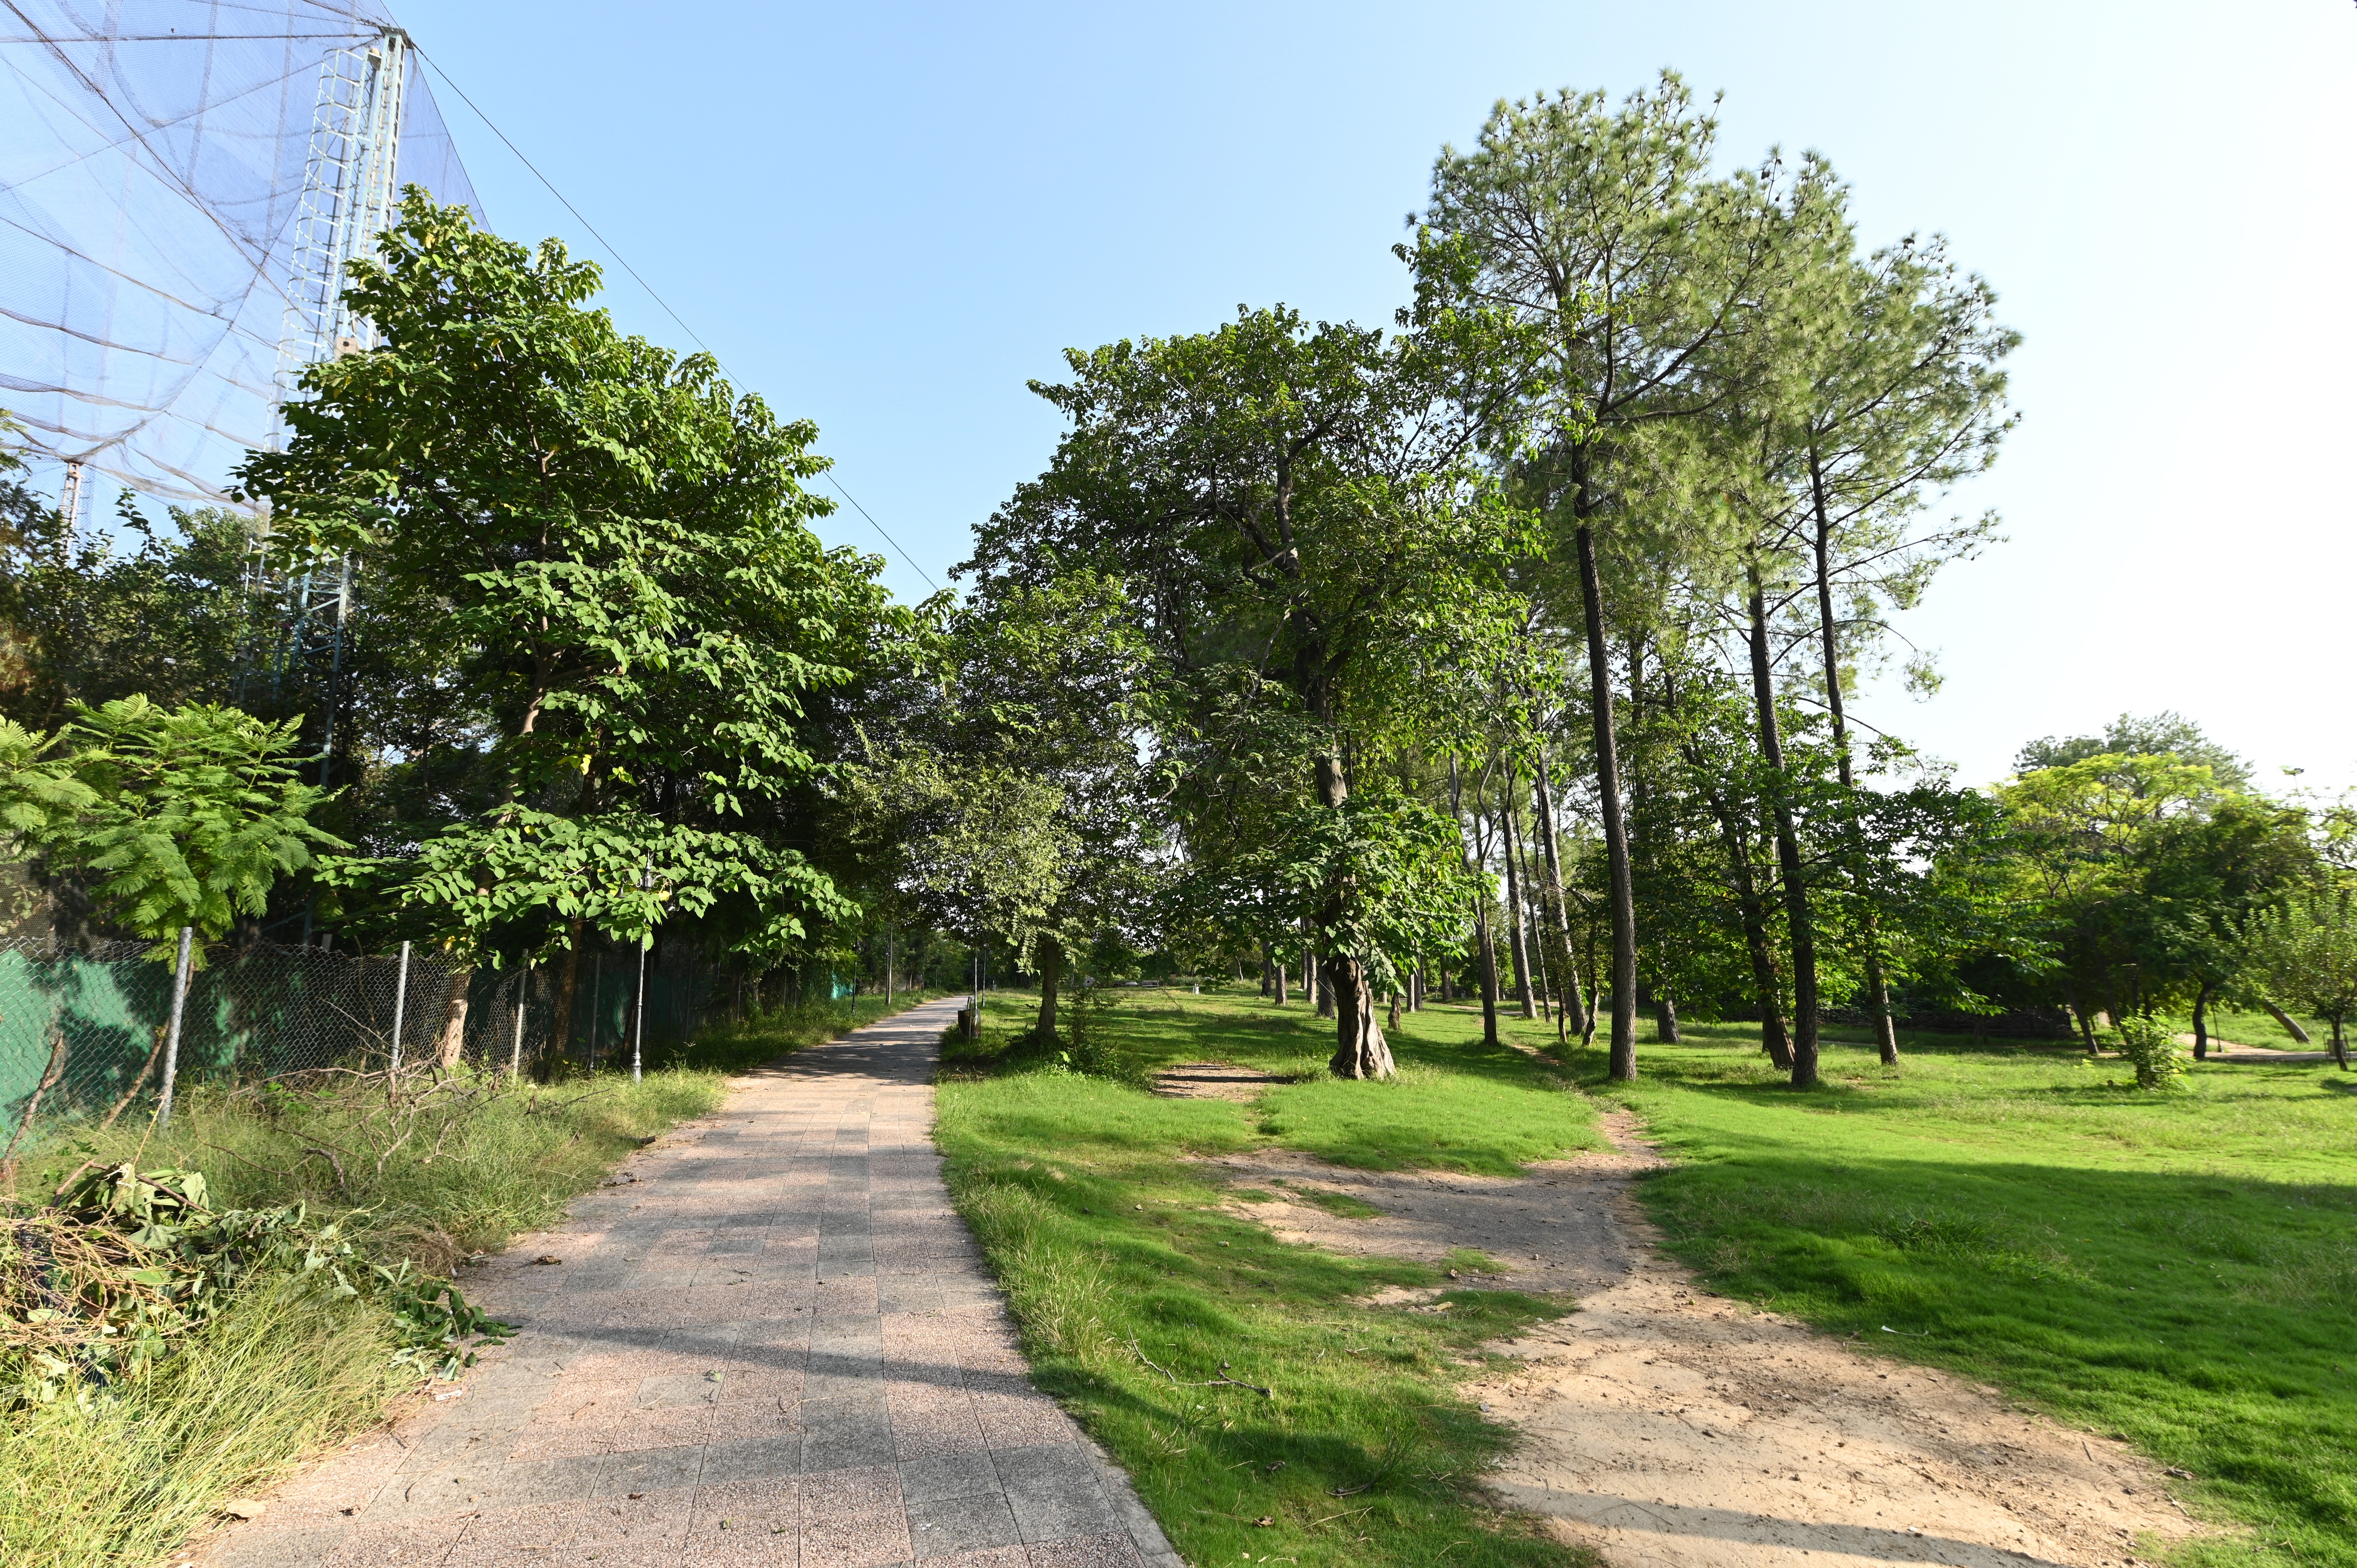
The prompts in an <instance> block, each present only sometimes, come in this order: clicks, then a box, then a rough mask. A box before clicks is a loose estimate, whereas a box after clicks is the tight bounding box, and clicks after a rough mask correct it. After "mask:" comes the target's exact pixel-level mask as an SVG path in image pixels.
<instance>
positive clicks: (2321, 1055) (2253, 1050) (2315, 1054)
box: [2174, 1035, 2332, 1062]
mask: <svg viewBox="0 0 2357 1568" xmlns="http://www.w3.org/2000/svg"><path fill="white" fill-rule="evenodd" d="M2174 1037H2175V1039H2176V1041H2177V1043H2178V1044H2179V1045H2180V1046H2185V1047H2191V1046H2192V1044H2193V1036H2190V1035H2179V1036H2174ZM2210 1059H2211V1060H2212V1061H2213V1062H2329V1061H2330V1060H2331V1059H2332V1053H2331V1052H2330V1051H2286V1050H2277V1049H2276V1047H2273V1046H2246V1045H2243V1044H2241V1043H2240V1042H2239V1041H2235V1040H2222V1039H2220V1038H2219V1037H2218V1036H2215V1035H2212V1036H2210Z"/></svg>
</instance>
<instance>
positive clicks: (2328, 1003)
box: [2255, 876, 2357, 1067]
mask: <svg viewBox="0 0 2357 1568" xmlns="http://www.w3.org/2000/svg"><path fill="white" fill-rule="evenodd" d="M2255 948H2256V952H2255V968H2256V970H2257V972H2258V973H2259V974H2261V975H2262V976H2264V977H2265V979H2266V983H2268V984H2269V985H2270V986H2271V987H2272V988H2273V990H2274V991H2275V993H2276V995H2277V996H2279V997H2280V998H2281V999H2282V1000H2283V1001H2285V1002H2287V1003H2288V1004H2291V1005H2292V1006H2295V1007H2298V1008H2303V1009H2305V1010H2307V1011H2309V1012H2311V1013H2313V1014H2315V1015H2317V1016H2318V1017H2319V1018H2322V1019H2323V1020H2324V1021H2325V1022H2327V1023H2329V1024H2330V1025H2331V1026H2332V1050H2333V1055H2334V1057H2335V1058H2337V1059H2338V1060H2340V1062H2341V1065H2342V1066H2344V1067H2346V1066H2347V1065H2348V1040H2347V1034H2346V1028H2347V1022H2348V1018H2349V1015H2350V1014H2351V1013H2352V1012H2357V886H2352V883H2351V881H2350V880H2349V879H2348V878H2347V877H2345V876H2342V877H2340V878H2336V879H2333V880H2330V881H2324V880H2319V881H2317V882H2314V883H2311V884H2310V885H2309V886H2305V887H2302V888H2300V889H2298V891H2297V892H2295V893H2294V894H2293V895H2292V896H2291V897H2288V898H2287V899H2286V900H2285V901H2284V903H2283V905H2282V907H2281V908H2277V909H2276V910H2275V911H2273V912H2272V913H2271V914H2269V915H2268V916H2267V917H2266V918H2265V919H2264V920H2263V921H2262V922H2261V923H2260V925H2259V928H2258V930H2257V933H2256V940H2255Z"/></svg>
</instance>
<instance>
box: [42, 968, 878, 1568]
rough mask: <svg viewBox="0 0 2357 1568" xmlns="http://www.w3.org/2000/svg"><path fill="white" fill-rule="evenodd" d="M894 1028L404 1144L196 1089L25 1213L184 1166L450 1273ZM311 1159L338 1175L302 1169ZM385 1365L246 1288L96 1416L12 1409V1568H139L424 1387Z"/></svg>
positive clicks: (61, 1169) (304, 1313)
mask: <svg viewBox="0 0 2357 1568" xmlns="http://www.w3.org/2000/svg"><path fill="white" fill-rule="evenodd" d="M906 1000H913V999H906ZM906 1000H904V1002H903V1004H904V1005H905V1004H906ZM882 1011H883V1007H882V999H881V998H880V997H878V998H869V997H861V998H858V999H857V1001H856V1003H850V1004H821V1005H816V1006H808V1007H802V1008H798V1009H793V1010H791V1011H789V1012H786V1013H783V1014H778V1015H771V1016H770V1017H769V1018H768V1019H765V1020H758V1021H755V1022H753V1023H750V1024H747V1025H743V1026H734V1027H731V1028H727V1029H725V1030H714V1031H709V1032H707V1033H706V1034H705V1036H703V1038H702V1039H701V1040H699V1041H698V1042H696V1043H694V1044H692V1045H690V1046H689V1047H686V1048H685V1049H684V1050H683V1051H682V1052H680V1053H679V1054H678V1056H677V1058H675V1059H673V1060H671V1061H669V1062H667V1063H665V1064H664V1065H662V1067H660V1068H659V1069H657V1070H654V1071H651V1072H649V1073H648V1074H647V1075H646V1078H645V1080H644V1081H643V1082H640V1083H636V1084H633V1083H631V1082H630V1079H629V1078H628V1077H627V1075H624V1074H611V1073H608V1074H600V1075H598V1076H597V1078H596V1079H573V1080H570V1081H568V1082H565V1083H562V1084H558V1085H554V1086H549V1087H544V1088H534V1087H533V1086H529V1085H523V1086H507V1085H504V1084H501V1083H497V1082H492V1081H489V1080H486V1081H483V1082H481V1083H479V1084H473V1085H464V1084H462V1085H457V1086H454V1091H453V1092H450V1093H448V1094H445V1095H440V1096H436V1097H430V1098H428V1099H427V1100H426V1101H425V1103H424V1105H423V1108H422V1109H421V1110H420V1111H419V1112H418V1114H417V1116H416V1117H415V1118H414V1123H415V1124H414V1125H410V1126H408V1127H407V1128H406V1129H405V1131H406V1136H405V1137H404V1138H403V1139H402V1141H401V1142H400V1143H399V1144H393V1136H394V1135H395V1134H396V1133H401V1132H403V1131H404V1129H402V1128H399V1127H395V1126H393V1124H392V1122H391V1120H390V1118H389V1116H388V1114H387V1113H386V1112H384V1111H383V1110H382V1108H381V1107H380V1106H378V1105H375V1104H371V1105H370V1106H367V1107H362V1106H359V1105H357V1104H353V1103H348V1102H347V1099H346V1097H339V1096H337V1095H335V1094H332V1093H329V1092H326V1091H325V1090H316V1091H314V1092H311V1093H308V1094H306V1093H302V1092H297V1091H296V1090H292V1089H289V1090H271V1089H269V1088H267V1087H264V1086H249V1087H247V1088H246V1089H245V1090H242V1091H240V1092H236V1093H228V1092H224V1091H222V1090H217V1089H199V1090H195V1091H193V1092H191V1093H189V1094H188V1095H187V1096H186V1097H185V1098H184V1099H183V1101H182V1103H181V1104H180V1106H179V1107H178V1110H177V1112H176V1114H175V1116H174V1121H173V1126H172V1129H171V1131H170V1133H169V1134H168V1135H156V1134H151V1133H147V1132H146V1131H145V1129H143V1128H137V1127H134V1128H127V1129H126V1128H117V1129H115V1130H113V1131H111V1132H109V1133H103V1134H100V1135H96V1136H91V1137H83V1138H71V1137H61V1138H53V1139H52V1140H51V1142H50V1144H49V1145H48V1147H46V1148H44V1149H42V1150H40V1151H38V1153H37V1155H36V1156H35V1157H34V1158H31V1159H28V1160H26V1161H24V1162H23V1163H22V1164H21V1165H20V1168H19V1172H18V1196H17V1197H15V1198H14V1199H13V1201H16V1202H38V1200H39V1199H40V1198H41V1197H43V1196H44V1195H45V1194H46V1193H47V1192H48V1190H49V1189H50V1187H53V1186H54V1185H55V1183H56V1181H57V1179H58V1178H59V1176H62V1175H63V1174H64V1173H65V1172H66V1171H68V1170H70V1169H71V1168H72V1167H73V1166H75V1165H79V1164H81V1162H82V1161H83V1160H85V1159H95V1160H100V1161H103V1162H113V1161H117V1160H133V1161H135V1162H136V1163H137V1164H139V1165H141V1166H142V1167H143V1168H148V1169H154V1168H156V1167H162V1166H173V1167H178V1168H183V1169H194V1170H199V1171H201V1172H203V1174H204V1176H205V1177H206V1178H207V1184H208V1186H209V1187H210V1190H211V1192H212V1195H213V1200H214V1203H215V1205H216V1206H217V1207H219V1208H272V1207H275V1206H279V1205H285V1204H293V1203H300V1204H303V1205H305V1206H306V1207H307V1209H308V1210H309V1212H310V1215H311V1217H312V1218H313V1219H316V1220H318V1221H321V1222H330V1221H332V1222H337V1223H339V1224H340V1226H341V1227H342V1229H343V1231H344V1233H345V1234H346V1235H347V1236H348V1237H349V1238H350V1240H353V1241H354V1242H355V1243H357V1244H358V1246H359V1247H360V1249H361V1251H363V1252H364V1253H366V1254H367V1255H369V1256H370V1257H372V1258H374V1259H376V1260H377V1261H380V1262H398V1261H400V1260H404V1259H406V1260H410V1261H412V1262H416V1263H419V1264H421V1265H422V1266H424V1267H425V1268H427V1269H428V1270H430V1271H432V1272H434V1273H448V1272H449V1270H450V1269H451V1268H452V1266H453V1265H454V1264H455V1263H457V1262H458V1261H459V1260H460V1259H462V1258H465V1257H467V1256H468V1255H470V1254H473V1253H477V1252H483V1251H496V1250H497V1249H499V1248H500V1247H501V1246H503V1245H504V1244H505V1243H506V1241H507V1240H508V1239H509V1238H510V1237H511V1236H513V1235H516V1234H518V1233H520V1232H522V1231H526V1230H533V1229H537V1228H540V1227H543V1226H545V1225H547V1224H550V1223H552V1222H553V1221H554V1219H556V1218H557V1217H558V1216H559V1215H561V1214H562V1213H563V1211H564V1208H565V1204H566V1203H567V1202H569V1201H570V1200H571V1199H572V1198H573V1197H576V1195H578V1194H580V1193H582V1192H584V1191H587V1190H588V1189H590V1188H591V1187H595V1186H596V1185H597V1182H598V1181H599V1180H600V1179H601V1178H602V1177H603V1176H604V1175H605V1173H606V1172H607V1171H608V1170H609V1169H611V1168H612V1167H613V1166H614V1165H615V1164H616V1163H617V1162H619V1160H621V1159H622V1158H623V1157H624V1156H626V1155H629V1154H630V1153H632V1152H634V1151H635V1150H637V1149H638V1148H640V1146H641V1145H642V1144H644V1143H645V1142H646V1141H647V1140H648V1139H650V1138H651V1137H652V1136H654V1135H656V1134H658V1133H661V1132H662V1131H663V1130H664V1129H665V1128H667V1127H670V1126H672V1125H673V1124H675V1123H677V1122H680V1121H682V1120H683V1119H685V1118H689V1117H693V1116H697V1115H701V1114H703V1113H704V1112H706V1111H708V1110H710V1109H711V1108H712V1107H713V1106H715V1105H716V1104H717V1103H718V1102H719V1101H720V1098H721V1095H722V1093H723V1091H724V1087H725V1083H726V1077H727V1075H728V1074H729V1073H730V1072H732V1071H736V1070H739V1069H742V1068H744V1067H746V1066H748V1065H751V1064H752V1063H755V1062H759V1061H763V1060H768V1059H771V1058H775V1057H778V1056H780V1055H783V1054H785V1053H787V1052H789V1051H791V1050H794V1049H796V1048H799V1047H802V1046H806V1045H810V1044H813V1043H815V1042H817V1041H819V1040H823V1039H827V1038H830V1037H832V1036H835V1035H838V1034H841V1033H843V1032H844V1031H845V1030H847V1029H849V1028H851V1027H853V1026H856V1025H857V1024H860V1023H865V1022H867V1021H869V1020H870V1019H872V1018H873V1017H875V1016H877V1015H880V1013H881V1012H882ZM388 1145H391V1146H390V1148H389V1151H388ZM319 1149H326V1150H328V1151H330V1153H331V1154H332V1155H333V1157H332V1158H323V1157H320V1156H319V1155H317V1154H314V1153H312V1152H310V1151H314V1150H319ZM337 1151H340V1152H337ZM352 1155H358V1156H359V1157H350V1156H352ZM379 1155H382V1156H383V1157H382V1159H380V1158H379ZM391 1348H392V1341H391V1326H390V1324H389V1323H388V1322H387V1321H386V1319H385V1317H384V1315H383V1313H382V1309H380V1308H377V1307H374V1306H372V1305H368V1304H363V1303H357V1302H337V1301H329V1300H326V1299H323V1298H322V1297H321V1296H320V1295H319V1294H317V1293H316V1292H311V1293H302V1294H289V1293H288V1292H286V1291H285V1290H283V1289H274V1288H273V1289H265V1288H262V1287H254V1288H253V1289H251V1290H249V1291H248V1292H247V1293H246V1297H245V1298H244V1299H241V1300H240V1301H238V1302H237V1303H235V1304H234V1305H231V1308H230V1309H229V1310H228V1311H227V1312H226V1313H225V1314H223V1315H222V1316H221V1318H220V1319H218V1320H217V1321H216V1322H215V1323H214V1324H213V1325H212V1326H210V1327H208V1328H207V1329H206V1330H204V1331H203V1332H202V1333H201V1334H199V1335H198V1336H196V1337H193V1338H192V1339H191V1340H190V1341H189V1342H188V1344H187V1345H186V1346H185V1347H183V1348H181V1349H179V1350H178V1352H176V1353H174V1354H172V1355H169V1356H167V1357H165V1358H163V1359H160V1360H159V1361H158V1362H157V1363H156V1366H155V1368H154V1369H153V1370H152V1371H151V1372H149V1373H147V1374H146V1375H144V1376H142V1377H139V1378H137V1379H135V1380H127V1381H125V1382H124V1383H122V1384H119V1385H116V1386H114V1387H112V1388H107V1389H103V1390H101V1391H99V1392H98V1396H97V1397H95V1398H94V1399H92V1400H91V1401H90V1402H88V1406H87V1408H83V1407H82V1406H81V1405H78V1404H77V1403H76V1402H73V1401H71V1400H61V1401H59V1402H56V1403H53V1404H49V1405H46V1406H41V1407H38V1408H28V1409H20V1410H17V1411H15V1412H0V1560H5V1562H7V1563H9V1564H11V1568H18V1565H21V1568H93V1565H97V1564H110V1565H112V1564H118V1563H119V1564H123V1565H124V1568H148V1565H149V1564H151V1563H155V1562H156V1561H159V1560H160V1559H161V1558H162V1557H163V1556H164V1555H165V1554H166V1553H167V1552H170V1551H171V1550H172V1549H173V1548H174V1547H175V1546H176V1545H177V1544H178V1542H179V1541H181V1540H183V1539H184V1538H185V1537H186V1536H187V1535H188V1532H189V1531H190V1530H193V1529H196V1528H198V1527H199V1526H200V1525H202V1524H203V1523H204V1522H205V1521H206V1520H208V1519H209V1518H210V1516H211V1514H212V1512H213V1510H214V1509H217V1508H218V1507H219V1506H220V1504H221V1501H222V1500H223V1499H224V1498H232V1497H235V1496H238V1495H241V1494H243V1493H247V1492H250V1491H252V1490H253V1489H256V1488H258V1487H263V1486H264V1485H266V1484H267V1483H268V1482H270V1481H271V1480H272V1479H274V1478H275V1477H278V1476H282V1475H284V1474H285V1473H286V1472H287V1471H288V1470H289V1469H291V1468H292V1467H293V1466H295V1465H296V1464H297V1463H299V1462H300V1461H301V1459H302V1458H303V1457H304V1456H305V1455H307V1454H309V1453H312V1452H315V1451H317V1449H319V1448H320V1447H322V1446H323V1445H325V1444H331V1443H334V1442H337V1441H339V1440H340V1439H342V1438H345V1437H347V1436H349V1435H350V1434H353V1433H355V1432H357V1431H360V1430H362V1429H364V1428H365V1427H367V1426H369V1425H370V1424H371V1423H374V1422H376V1421H378V1420H379V1419H381V1418H382V1414H383V1412H385V1410H386V1409H387V1407H388V1404H389V1403H390V1402H393V1400H395V1399H397V1398H398V1397H400V1396H401V1395H402V1394H403V1393H404V1392H405V1391H410V1390H414V1388H415V1387H416V1375H415V1373H414V1372H409V1373H406V1374H403V1373H398V1372H396V1371H395V1369H393V1367H392V1366H391V1365H390V1351H391Z"/></svg>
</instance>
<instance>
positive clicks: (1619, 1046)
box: [1542, 487, 1637, 1083]
mask: <svg viewBox="0 0 2357 1568" xmlns="http://www.w3.org/2000/svg"><path fill="white" fill-rule="evenodd" d="M1584 488H1585V487H1583V489H1584ZM1574 536H1575V537H1574V542H1575V544H1576V545H1577V551H1578V555H1579V598H1580V605H1581V607H1582V609H1583V610H1584V611H1585V612H1586V616H1587V681H1588V686H1589V701H1590V703H1592V704H1593V705H1594V708H1595V714H1594V717H1595V724H1596V795H1597V799H1598V801H1599V802H1601V804H1602V806H1603V809H1604V858H1605V862H1606V864H1607V865H1608V866H1609V870H1610V873H1611V884H1612V1055H1611V1058H1610V1065H1609V1067H1608V1068H1607V1069H1606V1073H1607V1076H1609V1077H1610V1078H1612V1079H1617V1080H1619V1081H1620V1082H1622V1083H1630V1082H1634V1081H1635V1079H1636V1077H1637V1020H1636V1016H1635V1015H1634V1012H1633V1009H1634V1008H1635V1006H1636V1004H1637V893H1636V888H1635V886H1634V885H1633V884H1632V883H1631V880H1630V872H1629V825H1628V823H1627V822H1625V821H1623V820H1622V818H1621V814H1620V751H1619V749H1618V747H1617V746H1616V745H1615V742H1614V739H1613V733H1612V661H1611V656H1610V655H1609V654H1608V653H1606V652H1605V650H1604V580H1603V578H1602V576H1601V575H1599V574H1598V571H1597V569H1596V532H1595V531H1594V530H1593V529H1592V528H1590V527H1589V526H1588V525H1587V521H1586V520H1585V519H1583V520H1582V521H1580V524H1579V526H1578V528H1577V529H1576V530H1575V531H1574ZM1542 777H1544V776H1542Z"/></svg>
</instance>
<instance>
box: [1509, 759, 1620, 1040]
mask: <svg viewBox="0 0 2357 1568" xmlns="http://www.w3.org/2000/svg"><path fill="white" fill-rule="evenodd" d="M1535 761H1536V766H1535V767H1534V768H1533V769H1532V772H1533V773H1534V776H1535V779H1536V782H1537V784H1538V791H1539V794H1538V804H1539V821H1538V829H1539V839H1540V843H1539V847H1540V848H1542V849H1544V850H1545V851H1546V856H1545V859H1546V868H1547V886H1546V896H1547V897H1548V899H1550V900H1551V901H1552V903H1553V908H1552V910H1551V911H1549V912H1548V916H1547V923H1548V926H1549V930H1548V936H1549V937H1550V939H1551V940H1553V943H1554V946H1555V951H1554V953H1553V954H1552V955H1551V956H1550V957H1549V958H1548V959H1547V960H1546V967H1547V968H1548V969H1549V970H1550V971H1552V972H1553V973H1554V976H1555V1000H1556V1002H1557V1003H1558V1004H1560V1005H1559V1006H1558V1007H1557V1009H1556V1015H1555V1037H1556V1038H1557V1039H1564V1038H1566V1037H1567V1036H1566V1029H1567V1028H1570V1027H1577V1029H1578V1030H1579V1035H1580V1038H1582V1039H1587V1038H1588V1037H1590V1036H1593V1035H1594V1034H1595V1033H1596V1019H1595V1017H1594V1015H1593V1012H1592V1010H1591V1009H1590V1008H1589V1007H1588V1005H1587V997H1586V996H1585V995H1583V994H1581V993H1580V987H1579V966H1578V965H1577V964H1576V963H1574V962H1573V961H1572V952H1571V903H1570V900H1569V899H1567V898H1566V897H1565V896H1564V891H1563V857H1562V854H1561V853H1560V852H1559V850H1558V848H1557V846H1558V845H1559V844H1561V843H1562V842H1563V828H1562V824H1561V823H1560V822H1557V821H1556V819H1555V781H1554V779H1551V778H1550V777H1549V776H1548V774H1547V759H1546V753H1545V752H1544V751H1542V752H1540V753H1539V754H1538V756H1537V757H1536V759H1535ZM1630 1070H1631V1071H1632V1072H1633V1071H1635V1070H1636V1069H1634V1068H1633V1067H1632V1068H1631V1069H1630Z"/></svg>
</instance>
